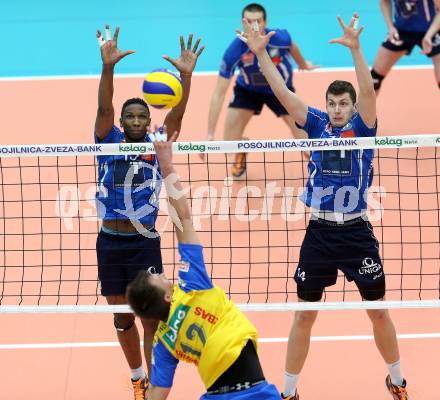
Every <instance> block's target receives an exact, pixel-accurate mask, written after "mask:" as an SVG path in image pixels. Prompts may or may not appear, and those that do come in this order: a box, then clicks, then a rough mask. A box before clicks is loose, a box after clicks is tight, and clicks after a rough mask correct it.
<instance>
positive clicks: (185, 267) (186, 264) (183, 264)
mask: <svg viewBox="0 0 440 400" xmlns="http://www.w3.org/2000/svg"><path fill="white" fill-rule="evenodd" d="M179 271H182V272H188V271H189V262H188V261H184V260H180V261H179Z"/></svg>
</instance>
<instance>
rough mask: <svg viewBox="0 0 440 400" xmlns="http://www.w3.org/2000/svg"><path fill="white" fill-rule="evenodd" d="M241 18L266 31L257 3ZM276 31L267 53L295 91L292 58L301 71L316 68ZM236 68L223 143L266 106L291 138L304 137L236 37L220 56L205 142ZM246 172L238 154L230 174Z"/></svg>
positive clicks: (282, 31)
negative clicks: (237, 73) (282, 124)
mask: <svg viewBox="0 0 440 400" xmlns="http://www.w3.org/2000/svg"><path fill="white" fill-rule="evenodd" d="M242 18H245V19H246V20H247V21H248V22H249V23H252V22H254V21H258V24H259V26H260V31H261V33H262V34H264V33H266V32H268V31H269V29H268V28H266V24H267V19H266V10H265V9H264V8H263V7H262V6H261V5H259V4H255V3H252V4H249V5H247V6H246V7H245V8H244V9H243V11H242ZM275 31H276V32H277V34H276V35H275V36H274V37H273V38H271V40H270V41H269V43H268V44H267V51H268V53H269V55H270V57H271V60H272V62H273V63H274V65H276V67H277V69H278V71H279V72H280V73H281V74H282V76H283V78H284V79H285V81H286V84H287V86H288V87H289V89H290V90H292V91H295V89H294V87H293V82H292V78H293V66H292V63H291V57H293V59H294V60H295V62H296V63H297V64H298V67H299V69H300V70H301V69H303V70H308V71H311V70H313V69H316V68H318V67H317V66H316V65H313V64H312V63H310V62H308V61H306V60H305V59H304V58H303V56H302V54H301V52H300V50H299V48H298V46H297V45H296V44H295V43H294V42H293V41H292V39H291V37H290V35H289V32H287V30H285V29H276V30H275ZM236 68H238V69H239V70H240V73H239V75H238V77H237V80H236V82H235V86H234V95H233V98H232V101H231V102H230V103H229V107H228V111H227V114H226V121H225V128H224V140H241V139H242V136H243V132H244V129H245V128H246V125H247V124H248V122H249V121H250V119H251V118H252V116H253V115H259V114H260V113H261V109H262V108H263V105H265V104H266V105H267V106H268V107H269V108H270V109H271V110H272V111H273V112H274V113H275V115H276V116H277V117H281V118H282V119H283V121H285V122H286V124H287V126H288V127H289V129H290V131H291V132H292V135H293V136H294V137H296V138H304V137H306V136H305V133H304V132H303V131H302V130H300V129H298V128H297V127H296V126H295V121H294V120H293V118H292V117H291V116H289V114H288V112H287V111H286V109H285V108H284V107H283V106H282V105H281V103H280V102H279V100H278V99H277V98H276V97H275V95H274V94H273V92H272V90H271V88H270V86H269V85H268V83H267V81H266V79H265V78H264V75H263V74H262V73H261V71H260V67H259V65H258V61H257V59H256V57H255V56H254V54H253V53H252V52H251V51H249V49H248V47H247V46H246V44H245V43H243V42H242V41H241V40H239V39H238V38H236V39H235V40H234V41H233V42H232V43H231V44H230V45H229V47H228V48H227V49H226V52H225V54H224V55H223V60H222V63H221V67H220V73H219V77H218V80H217V85H216V87H215V90H214V93H213V95H212V99H211V105H210V108H209V114H208V140H213V139H214V132H215V128H216V125H217V121H218V117H219V114H220V110H221V107H222V104H223V100H224V98H225V95H226V91H227V90H228V87H229V84H230V82H231V78H232V76H233V75H234V71H235V69H236ZM202 158H203V157H202ZM245 171H246V154H245V153H238V154H237V155H236V159H235V162H234V165H233V168H232V175H233V177H234V178H240V177H244V176H243V174H244V173H245Z"/></svg>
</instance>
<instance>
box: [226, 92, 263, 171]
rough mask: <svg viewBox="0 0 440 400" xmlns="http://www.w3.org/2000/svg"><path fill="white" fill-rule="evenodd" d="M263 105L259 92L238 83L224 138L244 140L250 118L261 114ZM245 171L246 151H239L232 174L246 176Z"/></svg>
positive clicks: (227, 117)
mask: <svg viewBox="0 0 440 400" xmlns="http://www.w3.org/2000/svg"><path fill="white" fill-rule="evenodd" d="M262 107H263V103H262V101H261V100H260V99H259V98H258V94H256V93H254V92H252V91H250V90H246V89H244V88H242V87H241V86H238V85H236V86H235V87H234V95H233V98H232V100H231V102H230V103H229V107H228V111H227V113H226V120H225V130H224V135H223V136H224V140H242V139H243V132H244V130H245V128H246V126H247V124H248V123H249V121H250V119H251V118H252V116H253V115H255V114H257V115H258V114H260V112H261V109H262ZM245 172H246V153H237V154H236V155H235V156H234V164H233V167H232V176H233V177H234V178H235V179H240V178H243V177H245V175H244V174H245Z"/></svg>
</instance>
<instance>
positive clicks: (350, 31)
mask: <svg viewBox="0 0 440 400" xmlns="http://www.w3.org/2000/svg"><path fill="white" fill-rule="evenodd" d="M338 21H339V24H340V25H341V27H342V30H343V31H344V34H343V36H341V37H340V38H337V39H332V40H330V43H339V44H342V45H343V46H345V47H348V48H349V49H350V51H351V56H352V57H353V62H354V68H355V71H356V78H357V82H358V86H359V99H358V111H359V114H360V116H361V117H362V120H363V121H364V122H365V125H367V126H368V127H369V128H373V127H374V126H375V125H376V119H377V115H376V92H375V91H374V84H373V78H372V77H371V73H370V70H369V68H368V64H367V61H366V60H365V57H364V55H363V53H362V50H361V45H360V41H359V36H360V34H361V32H362V31H363V30H364V28H363V27H362V28H360V29H359V30H357V24H358V22H359V15H358V14H357V13H354V14H353V17H352V18H351V21H350V24H349V25H348V26H346V25H345V24H344V22H343V21H342V18H341V17H339V16H338Z"/></svg>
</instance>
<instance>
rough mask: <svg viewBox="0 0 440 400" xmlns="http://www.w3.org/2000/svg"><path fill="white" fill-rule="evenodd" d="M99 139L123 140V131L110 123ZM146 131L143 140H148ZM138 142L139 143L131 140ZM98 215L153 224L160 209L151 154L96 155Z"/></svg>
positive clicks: (158, 182) (156, 169) (157, 177)
mask: <svg viewBox="0 0 440 400" xmlns="http://www.w3.org/2000/svg"><path fill="white" fill-rule="evenodd" d="M95 141H96V142H100V143H124V142H125V137H124V134H123V133H122V132H121V131H120V130H119V129H118V128H117V127H116V126H113V128H112V130H111V131H110V133H109V134H108V135H107V136H106V137H105V139H104V140H102V141H99V139H98V138H97V136H96V135H95ZM149 141H150V140H149V138H148V135H147V136H146V137H145V142H149ZM132 145H133V146H141V145H142V143H132ZM97 158H98V190H97V192H96V200H97V211H98V217H99V218H101V219H108V220H111V219H129V220H132V221H133V220H135V221H138V222H139V223H141V224H147V225H150V226H154V223H155V221H156V218H157V212H158V209H159V193H160V188H161V176H160V169H159V164H158V162H157V159H156V156H155V155H154V154H144V155H133V154H126V155H102V156H98V157H97Z"/></svg>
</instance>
